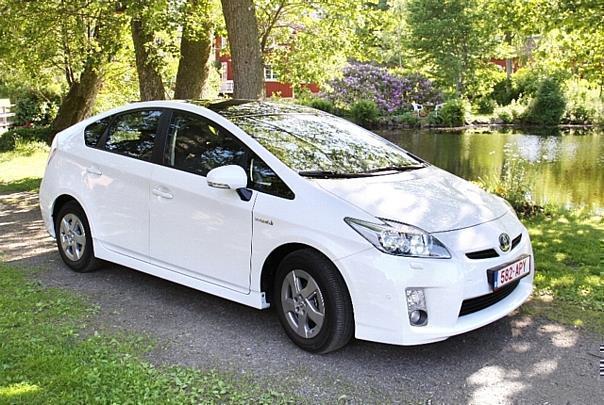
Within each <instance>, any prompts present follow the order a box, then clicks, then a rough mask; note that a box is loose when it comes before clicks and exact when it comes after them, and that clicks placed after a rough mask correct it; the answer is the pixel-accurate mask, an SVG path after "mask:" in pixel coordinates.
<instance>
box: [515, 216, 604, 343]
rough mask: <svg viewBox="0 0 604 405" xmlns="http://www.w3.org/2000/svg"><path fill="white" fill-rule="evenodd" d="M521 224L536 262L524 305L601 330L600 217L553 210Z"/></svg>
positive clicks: (603, 239) (603, 242) (603, 223)
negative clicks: (529, 295)
mask: <svg viewBox="0 0 604 405" xmlns="http://www.w3.org/2000/svg"><path fill="white" fill-rule="evenodd" d="M525 224H526V225H527V227H528V229H529V233H530V235H531V239H532V243H533V249H534V254H535V263H536V275H535V294H534V295H535V297H534V299H533V302H532V304H531V305H529V306H528V307H527V309H528V311H529V312H532V313H534V314H538V315H542V316H545V317H548V318H551V319H553V320H557V321H560V322H563V323H567V324H572V325H577V326H581V327H585V328H587V329H590V330H593V331H596V332H598V333H601V334H604V218H603V217H602V216H595V215H588V214H578V213H575V214H573V213H557V214H552V215H550V216H545V215H538V216H536V217H534V218H531V219H528V220H526V221H525Z"/></svg>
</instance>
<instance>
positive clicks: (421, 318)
mask: <svg viewBox="0 0 604 405" xmlns="http://www.w3.org/2000/svg"><path fill="white" fill-rule="evenodd" d="M427 321H428V314H427V313H426V311H422V310H419V309H416V310H415V311H412V312H410V313H409V322H411V325H413V326H424V325H425V324H426V322H427Z"/></svg>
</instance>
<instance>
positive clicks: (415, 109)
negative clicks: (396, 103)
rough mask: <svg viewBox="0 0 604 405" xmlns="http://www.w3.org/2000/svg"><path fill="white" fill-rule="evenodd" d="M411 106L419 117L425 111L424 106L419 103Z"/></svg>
mask: <svg viewBox="0 0 604 405" xmlns="http://www.w3.org/2000/svg"><path fill="white" fill-rule="evenodd" d="M411 105H412V106H413V112H415V113H416V114H417V116H418V117H419V113H420V112H421V111H422V110H423V109H424V106H423V105H421V104H417V103H411Z"/></svg>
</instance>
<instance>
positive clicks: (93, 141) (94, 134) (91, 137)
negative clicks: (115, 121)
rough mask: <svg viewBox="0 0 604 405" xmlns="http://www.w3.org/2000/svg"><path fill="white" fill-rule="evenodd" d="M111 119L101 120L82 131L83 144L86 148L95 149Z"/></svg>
mask: <svg viewBox="0 0 604 405" xmlns="http://www.w3.org/2000/svg"><path fill="white" fill-rule="evenodd" d="M111 118H112V117H106V118H103V119H101V120H98V121H96V122H93V123H92V124H90V125H88V126H87V127H86V129H85V130H84V142H85V143H86V146H90V147H91V148H94V147H96V145H97V144H98V143H99V139H101V136H103V134H104V133H105V130H106V129H107V127H108V126H109V124H110V123H111Z"/></svg>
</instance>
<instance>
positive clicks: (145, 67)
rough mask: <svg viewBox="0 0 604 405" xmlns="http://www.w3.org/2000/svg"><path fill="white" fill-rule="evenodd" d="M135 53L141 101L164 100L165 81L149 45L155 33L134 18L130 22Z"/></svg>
mask: <svg viewBox="0 0 604 405" xmlns="http://www.w3.org/2000/svg"><path fill="white" fill-rule="evenodd" d="M130 29H131V31H132V42H133V43H134V54H135V56H136V72H137V73H138V85H139V91H140V97H141V101H148V100H163V99H164V98H165V91H164V83H163V81H162V78H161V75H160V73H159V71H158V69H157V68H156V66H154V63H153V61H152V60H151V56H152V55H151V52H149V48H148V47H149V45H148V44H150V43H152V42H153V33H148V32H145V26H144V23H143V22H142V21H141V20H137V19H132V21H131V23H130Z"/></svg>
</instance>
